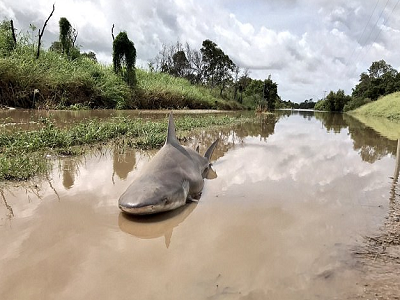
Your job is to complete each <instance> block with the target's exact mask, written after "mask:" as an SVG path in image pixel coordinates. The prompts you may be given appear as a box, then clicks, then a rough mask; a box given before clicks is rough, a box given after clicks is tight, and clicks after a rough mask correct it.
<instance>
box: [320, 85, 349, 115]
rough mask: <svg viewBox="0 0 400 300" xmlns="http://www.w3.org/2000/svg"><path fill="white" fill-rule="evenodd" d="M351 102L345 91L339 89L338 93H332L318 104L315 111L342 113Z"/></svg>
mask: <svg viewBox="0 0 400 300" xmlns="http://www.w3.org/2000/svg"><path fill="white" fill-rule="evenodd" d="M350 100H351V96H348V95H346V94H345V93H344V90H340V89H339V90H338V91H337V92H336V93H335V92H333V91H330V92H329V94H328V95H327V96H326V98H325V99H324V100H321V101H319V102H317V104H316V105H315V109H316V110H325V111H338V112H341V111H343V108H344V106H345V105H346V104H347V103H348V102H349V101H350Z"/></svg>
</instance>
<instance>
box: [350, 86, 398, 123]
mask: <svg viewBox="0 0 400 300" xmlns="http://www.w3.org/2000/svg"><path fill="white" fill-rule="evenodd" d="M350 113H351V114H354V115H363V116H371V117H382V118H387V119H390V120H395V121H400V92H396V93H393V94H389V95H386V96H384V97H382V98H380V99H378V100H376V101H374V102H371V103H368V104H365V105H363V106H361V107H359V108H357V109H356V110H353V111H351V112H350Z"/></svg>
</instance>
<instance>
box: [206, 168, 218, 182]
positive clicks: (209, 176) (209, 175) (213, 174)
mask: <svg viewBox="0 0 400 300" xmlns="http://www.w3.org/2000/svg"><path fill="white" fill-rule="evenodd" d="M217 177H218V175H217V172H215V171H214V170H213V168H211V165H210V166H209V167H208V171H207V174H206V177H205V178H207V179H215V178H217Z"/></svg>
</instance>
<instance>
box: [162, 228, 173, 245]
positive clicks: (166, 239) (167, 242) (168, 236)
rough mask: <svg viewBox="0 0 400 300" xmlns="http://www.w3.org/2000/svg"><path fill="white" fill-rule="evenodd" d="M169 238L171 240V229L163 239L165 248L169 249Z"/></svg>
mask: <svg viewBox="0 0 400 300" xmlns="http://www.w3.org/2000/svg"><path fill="white" fill-rule="evenodd" d="M171 238H172V229H171V230H168V231H167V232H166V233H165V235H164V239H165V246H166V247H167V249H168V247H169V244H171Z"/></svg>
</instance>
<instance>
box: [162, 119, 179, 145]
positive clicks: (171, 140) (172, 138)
mask: <svg viewBox="0 0 400 300" xmlns="http://www.w3.org/2000/svg"><path fill="white" fill-rule="evenodd" d="M165 143H166V144H173V145H177V144H178V145H179V142H178V139H177V138H176V133H175V123H174V117H173V116H172V112H170V113H169V121H168V135H167V140H166V141H165Z"/></svg>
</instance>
